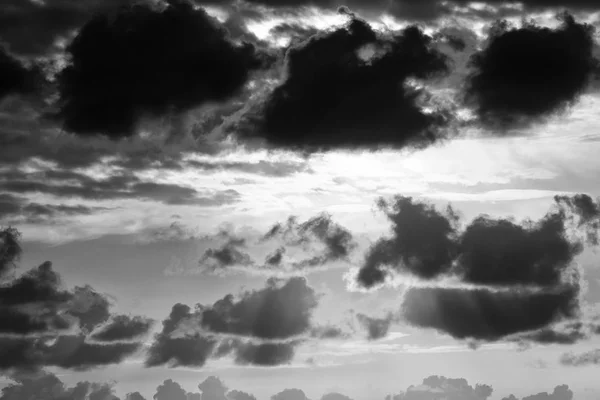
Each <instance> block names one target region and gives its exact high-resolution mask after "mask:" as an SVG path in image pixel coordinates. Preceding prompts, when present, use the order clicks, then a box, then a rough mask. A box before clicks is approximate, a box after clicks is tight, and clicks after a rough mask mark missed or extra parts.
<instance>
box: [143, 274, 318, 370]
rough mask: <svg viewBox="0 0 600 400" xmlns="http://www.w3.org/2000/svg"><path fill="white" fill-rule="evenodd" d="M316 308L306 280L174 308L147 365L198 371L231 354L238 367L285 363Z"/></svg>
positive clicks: (278, 282)
mask: <svg viewBox="0 0 600 400" xmlns="http://www.w3.org/2000/svg"><path fill="white" fill-rule="evenodd" d="M317 304H318V296H317V294H316V292H315V291H314V289H312V288H311V287H310V286H308V284H307V281H306V279H304V278H291V279H289V280H287V281H285V282H284V281H281V280H277V279H269V280H268V281H267V284H266V287H264V288H262V289H258V290H253V291H246V292H243V293H241V294H240V295H239V296H238V297H237V298H236V297H235V296H233V295H227V296H225V297H224V298H222V299H220V300H218V301H217V302H215V303H214V304H213V305H209V306H207V305H202V304H197V305H196V309H195V310H194V311H193V312H192V311H191V309H190V308H189V307H188V306H186V305H183V304H176V305H175V306H173V309H172V311H171V314H170V315H169V318H168V319H166V320H165V321H163V329H162V332H161V333H159V334H157V335H156V336H155V338H154V343H153V344H152V346H151V348H150V349H149V352H148V358H147V360H146V365H147V366H158V365H163V364H169V365H171V366H179V365H186V366H192V365H193V366H202V365H204V364H205V363H206V361H207V360H208V359H209V358H210V357H223V356H225V355H228V354H231V353H233V355H234V359H235V361H236V362H237V363H241V364H258V365H276V364H279V363H287V362H289V361H290V360H291V358H292V357H293V354H294V347H295V346H296V345H297V344H298V343H299V342H298V340H295V339H294V338H296V337H299V336H301V335H303V334H307V333H310V330H311V328H312V324H311V315H312V311H313V310H314V308H315V307H316V306H317ZM231 336H233V337H234V339H232V338H231Z"/></svg>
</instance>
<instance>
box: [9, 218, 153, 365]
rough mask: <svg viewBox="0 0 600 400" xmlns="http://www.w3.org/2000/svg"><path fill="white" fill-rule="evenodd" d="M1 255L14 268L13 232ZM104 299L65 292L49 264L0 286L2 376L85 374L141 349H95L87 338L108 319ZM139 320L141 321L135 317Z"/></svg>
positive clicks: (87, 292) (135, 345)
mask: <svg viewBox="0 0 600 400" xmlns="http://www.w3.org/2000/svg"><path fill="white" fill-rule="evenodd" d="M3 232H4V240H3V242H2V243H0V244H1V245H2V248H0V254H5V255H6V257H5V258H6V259H7V262H11V263H13V262H15V261H16V259H15V257H16V255H18V254H19V253H20V250H19V251H18V252H16V253H15V248H18V249H20V247H18V246H19V235H18V232H17V231H14V230H11V229H7V230H4V231H3ZM110 307H111V303H110V302H109V301H108V298H107V297H106V296H105V295H104V294H101V293H99V292H97V291H96V290H94V289H93V288H92V287H90V286H88V285H86V286H78V287H75V288H74V289H66V288H64V287H63V286H62V284H61V279H60V276H59V275H58V274H57V273H56V272H55V271H54V269H53V267H52V264H51V263H50V262H45V263H43V264H41V265H40V266H38V267H37V268H33V269H31V270H30V271H27V272H25V273H24V274H22V275H20V276H17V277H14V278H12V279H5V280H4V282H2V283H0V327H1V328H0V370H1V371H19V370H38V369H40V368H43V367H44V366H57V367H62V368H66V369H76V370H82V369H89V368H93V367H96V366H101V365H108V364H114V363H119V362H121V361H122V360H124V359H125V358H126V357H127V356H129V355H131V354H133V353H134V352H136V351H137V350H138V349H139V348H140V345H141V343H139V342H130V343H108V344H106V343H104V344H100V343H93V342H91V341H90V340H89V334H90V332H92V331H93V330H94V329H95V328H96V327H98V326H100V325H102V324H104V323H105V322H106V321H108V320H109V319H110V318H111V312H110ZM138 318H141V317H138Z"/></svg>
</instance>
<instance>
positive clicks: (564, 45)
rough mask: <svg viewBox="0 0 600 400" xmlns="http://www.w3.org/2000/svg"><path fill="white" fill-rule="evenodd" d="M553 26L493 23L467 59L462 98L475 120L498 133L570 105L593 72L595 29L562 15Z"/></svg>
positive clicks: (594, 67) (595, 64)
mask: <svg viewBox="0 0 600 400" xmlns="http://www.w3.org/2000/svg"><path fill="white" fill-rule="evenodd" d="M560 18H561V20H562V25H561V26H560V27H558V28H556V29H552V28H547V27H540V26H537V25H535V24H533V23H525V24H524V26H523V27H521V28H513V27H511V26H510V25H509V24H508V23H507V22H506V21H499V22H496V23H495V25H494V26H493V27H492V29H491V30H490V37H489V38H488V39H487V45H486V47H485V48H483V49H482V50H481V51H480V52H478V53H476V54H474V55H473V56H472V58H471V66H472V67H473V68H474V71H473V73H472V74H471V76H470V77H469V80H468V84H467V97H468V99H470V100H472V101H473V103H474V104H475V110H476V113H477V115H478V117H479V119H480V120H481V121H482V122H483V124H485V125H486V126H487V127H490V128H492V129H498V130H500V131H502V130H505V129H506V128H515V127H516V128H518V127H522V126H526V125H529V124H531V123H532V122H536V121H539V120H542V119H544V118H545V117H548V116H551V115H554V114H556V113H559V112H561V111H563V110H565V109H566V108H568V107H569V106H570V105H572V104H574V103H575V102H576V101H577V100H578V99H579V95H580V94H581V93H582V92H583V91H584V90H585V89H586V87H587V85H588V83H589V82H590V80H591V79H592V78H593V75H594V74H595V73H598V71H599V70H598V60H597V59H596V58H594V55H593V48H594V39H593V37H594V28H593V27H592V26H591V25H587V24H580V23H577V22H576V21H575V19H574V18H573V17H572V16H570V15H569V14H561V16H560Z"/></svg>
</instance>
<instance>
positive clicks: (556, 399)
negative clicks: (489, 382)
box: [502, 385, 573, 400]
mask: <svg viewBox="0 0 600 400" xmlns="http://www.w3.org/2000/svg"><path fill="white" fill-rule="evenodd" d="M502 400H517V398H516V397H515V396H514V395H510V396H509V397H505V398H503V399H502ZM522 400H573V391H572V390H571V389H569V386H568V385H560V386H556V387H555V388H554V391H552V393H547V392H542V393H538V394H532V395H530V396H525V397H523V398H522Z"/></svg>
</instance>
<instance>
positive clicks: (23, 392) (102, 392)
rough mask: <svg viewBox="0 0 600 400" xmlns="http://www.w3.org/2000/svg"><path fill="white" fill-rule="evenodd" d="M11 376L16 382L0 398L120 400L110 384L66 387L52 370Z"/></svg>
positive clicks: (11, 399)
mask: <svg viewBox="0 0 600 400" xmlns="http://www.w3.org/2000/svg"><path fill="white" fill-rule="evenodd" d="M9 378H10V379H11V381H13V382H14V383H11V384H9V385H7V386H5V387H4V388H2V391H1V393H0V400H23V399H44V400H119V399H118V398H117V397H116V396H115V395H114V393H113V388H112V386H110V385H107V384H99V383H90V382H85V381H84V382H79V383H77V384H76V385H75V386H74V387H66V386H65V384H64V383H63V382H62V381H61V380H60V379H58V378H57V377H56V375H54V374H52V373H50V372H39V373H36V374H23V373H16V374H11V375H10V376H9ZM129 400H139V399H137V398H132V399H129Z"/></svg>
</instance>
